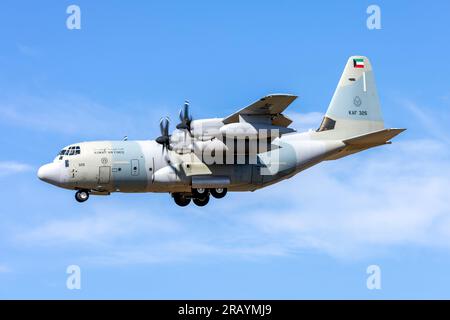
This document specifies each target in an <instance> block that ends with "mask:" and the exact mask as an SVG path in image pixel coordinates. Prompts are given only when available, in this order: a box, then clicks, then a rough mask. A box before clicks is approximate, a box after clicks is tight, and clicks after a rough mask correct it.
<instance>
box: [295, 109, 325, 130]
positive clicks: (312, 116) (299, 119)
mask: <svg viewBox="0 0 450 320" xmlns="http://www.w3.org/2000/svg"><path fill="white" fill-rule="evenodd" d="M286 114H287V116H288V117H289V118H291V119H292V121H293V123H292V127H293V128H295V129H297V131H298V132H304V131H308V130H316V129H317V128H319V126H320V122H321V121H322V118H323V116H324V114H323V113H321V112H308V113H299V112H287V113H286Z"/></svg>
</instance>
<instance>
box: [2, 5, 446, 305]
mask: <svg viewBox="0 0 450 320" xmlns="http://www.w3.org/2000/svg"><path fill="white" fill-rule="evenodd" d="M373 3H375V4H377V5H379V6H380V8H381V13H382V29H381V30H373V31H370V30H368V29H367V28H366V18H367V14H366V8H367V7H368V5H370V4H373ZM70 4H77V5H79V6H80V8H81V14H82V18H81V19H82V20H81V21H82V22H81V30H68V29H67V28H66V26H65V20H66V18H67V16H68V15H67V14H66V8H67V6H68V5H70ZM449 11H450V5H449V3H448V2H447V1H436V2H434V4H433V5H430V4H429V3H428V2H424V1H414V2H411V1H395V2H393V1H389V2H388V1H376V2H368V1H346V2H345V3H343V2H342V1H335V2H331V1H326V2H324V1H316V2H314V3H312V4H301V3H300V2H299V1H276V2H275V1H270V2H269V1H246V2H245V3H242V1H223V2H217V1H189V2H181V1H179V2H178V1H171V2H170V3H168V2H166V1H164V2H162V1H161V2H153V1H134V2H124V1H76V2H69V1H59V2H58V3H56V2H54V1H28V2H25V1H6V2H4V3H3V4H2V10H0V39H1V40H2V41H1V42H0V70H1V71H0V143H1V146H2V152H1V153H0V181H1V184H2V186H3V190H2V191H3V192H2V193H1V194H0V200H1V203H2V206H1V210H0V219H1V221H2V223H1V224H0V298H69V299H72V298H73V299H77V298H169V299H170V298H180V299H185V298H186V299H188V298H194V299H195V298H266V299H271V298H273V299H279V298H287V299H295V298H369V299H379V298H447V299H448V298H450V272H449V271H448V270H450V205H449V204H448V199H449V197H450V179H449V178H450V173H449V172H450V170H449V169H450V152H449V144H450V136H449V134H448V129H447V128H446V125H447V124H448V123H449V120H450V119H449V113H448V110H449V108H450V83H449V81H448V74H449V73H450V64H449V63H448V58H447V57H448V56H449V55H450V44H449V43H448V41H446V39H447V38H448V34H449V32H450V27H449V25H448V18H447V15H448V12H449ZM355 54H357V55H359V54H361V55H367V56H368V57H370V59H371V62H372V64H373V67H374V70H375V76H376V80H377V86H378V90H379V95H380V99H381V103H382V108H383V114H384V118H385V123H386V126H387V127H405V128H408V130H407V131H406V132H405V133H403V134H402V135H400V136H399V137H398V138H396V139H395V141H394V143H393V144H392V145H390V146H385V147H381V148H377V149H373V150H370V151H367V152H364V153H361V154H358V155H354V156H351V157H348V158H346V159H341V160H339V161H334V162H327V163H322V164H320V165H319V166H316V167H314V168H312V169H310V170H308V171H306V172H303V173H301V174H299V175H298V176H296V177H294V178H293V179H290V180H289V181H285V182H283V183H281V184H278V185H275V186H271V187H269V188H267V189H263V190H260V191H258V192H255V193H240V194H229V195H228V196H227V198H226V199H225V200H223V201H213V202H211V203H210V204H208V206H207V207H205V208H198V207H194V206H190V207H188V208H179V207H177V206H175V205H174V203H173V201H172V199H171V198H170V197H169V196H168V195H165V194H163V195H159V194H132V195H122V194H114V195H112V196H110V197H92V198H91V199H90V200H89V201H88V202H86V203H84V204H82V205H80V204H78V203H76V202H75V200H74V198H73V193H72V192H70V191H66V190H62V189H58V188H55V187H53V186H50V185H48V184H45V183H43V182H41V181H39V180H38V179H37V177H36V170H37V168H38V167H39V166H40V165H42V164H44V163H46V162H49V161H51V160H52V159H53V157H54V155H55V153H56V152H57V151H58V150H59V149H60V148H61V147H63V146H65V145H68V144H70V143H74V142H78V141H86V140H100V139H121V138H122V137H123V136H124V135H128V136H129V138H130V139H153V138H154V137H156V136H157V134H158V132H157V131H158V121H159V118H160V117H161V116H163V115H169V116H171V118H172V119H175V118H176V114H177V113H178V110H179V108H180V106H181V105H182V103H183V101H184V99H189V100H190V101H191V107H192V111H193V114H194V117H196V118H203V117H214V116H226V115H228V114H230V113H232V112H234V111H235V110H236V109H238V108H241V107H243V106H245V105H247V104H249V103H250V102H252V101H254V100H256V99H258V98H260V97H261V96H264V95H266V94H268V93H273V92H285V93H292V94H297V95H298V96H299V99H297V100H296V102H295V103H293V105H292V106H291V107H290V108H289V115H290V116H291V117H292V118H293V119H295V122H294V127H297V128H299V129H305V130H306V129H309V128H316V127H317V126H318V124H319V121H320V118H321V115H322V114H323V113H324V112H325V111H326V108H327V106H328V103H329V101H330V99H331V96H332V94H333V92H334V89H335V87H336V84H337V82H338V80H339V77H340V75H341V72H342V69H343V67H344V64H345V62H346V60H347V58H348V57H349V56H351V55H355ZM323 193H326V194H328V200H327V201H326V202H325V201H324V199H323V195H322V194H323ZM330 207H333V210H329V209H330ZM72 264H76V265H79V266H80V267H81V270H82V289H81V290H79V291H76V290H68V289H67V288H66V278H67V275H66V273H65V271H66V267H67V266H68V265H72ZM372 264H376V265H379V266H380V268H381V271H382V289H381V290H368V289H367V288H366V278H367V274H366V268H367V266H369V265H372Z"/></svg>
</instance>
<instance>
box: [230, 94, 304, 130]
mask: <svg viewBox="0 0 450 320" xmlns="http://www.w3.org/2000/svg"><path fill="white" fill-rule="evenodd" d="M295 99H297V96H294V95H289V94H272V95H268V96H265V97H263V98H261V99H259V100H258V101H256V102H254V103H252V104H251V105H249V106H247V107H245V108H243V109H241V110H239V111H237V112H235V113H233V114H232V115H230V116H228V117H226V118H224V119H223V123H225V124H229V123H235V122H239V116H263V117H264V116H267V118H269V119H270V120H271V121H272V124H273V125H277V126H283V127H287V126H289V125H290V124H291V123H292V120H291V119H289V118H288V117H286V116H285V115H283V114H282V112H283V111H284V110H285V109H286V108H287V107H288V106H289V105H290V104H291V103H292V102H293V101H294V100H295Z"/></svg>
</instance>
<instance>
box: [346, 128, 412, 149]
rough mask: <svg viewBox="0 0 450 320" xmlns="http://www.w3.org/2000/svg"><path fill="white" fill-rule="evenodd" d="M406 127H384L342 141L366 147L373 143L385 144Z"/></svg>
mask: <svg viewBox="0 0 450 320" xmlns="http://www.w3.org/2000/svg"><path fill="white" fill-rule="evenodd" d="M405 130H406V129H396V128H393V129H383V130H379V131H375V132H371V133H367V134H363V135H360V136H356V137H353V138H350V139H346V140H344V141H342V142H344V143H345V144H346V145H348V146H359V147H365V146H372V145H380V144H385V143H387V142H388V141H389V140H391V139H392V138H394V137H395V136H396V135H398V134H400V133H402V132H403V131H405Z"/></svg>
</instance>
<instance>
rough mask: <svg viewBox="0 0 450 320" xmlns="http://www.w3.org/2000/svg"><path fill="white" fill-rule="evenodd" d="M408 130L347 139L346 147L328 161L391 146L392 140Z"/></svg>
mask: <svg viewBox="0 0 450 320" xmlns="http://www.w3.org/2000/svg"><path fill="white" fill-rule="evenodd" d="M405 130H406V129H396V128H393V129H383V130H379V131H374V132H370V133H367V134H363V135H359V136H356V137H352V138H349V139H345V140H343V141H342V142H343V143H344V144H345V147H344V148H343V149H342V150H340V151H339V152H338V153H335V154H333V155H331V156H330V157H328V158H327V160H336V159H339V158H342V157H346V156H348V155H351V154H353V153H356V152H360V151H363V150H366V149H369V148H373V147H377V146H381V145H384V144H389V143H390V141H389V140H391V139H392V138H394V137H395V136H396V135H398V134H400V133H402V132H403V131H405Z"/></svg>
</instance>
